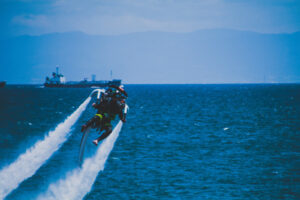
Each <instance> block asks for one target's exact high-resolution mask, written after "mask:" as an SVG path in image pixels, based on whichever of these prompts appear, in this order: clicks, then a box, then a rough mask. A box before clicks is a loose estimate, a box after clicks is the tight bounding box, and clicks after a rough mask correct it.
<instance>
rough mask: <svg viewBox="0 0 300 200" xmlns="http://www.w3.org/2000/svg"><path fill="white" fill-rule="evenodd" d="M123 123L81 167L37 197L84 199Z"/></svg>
mask: <svg viewBox="0 0 300 200" xmlns="http://www.w3.org/2000/svg"><path fill="white" fill-rule="evenodd" d="M122 124H123V123H122V122H121V121H120V122H119V123H118V124H117V126H116V127H115V128H114V130H113V132H112V133H111V134H110V136H108V137H107V138H106V139H105V140H104V141H103V142H102V143H101V145H100V147H99V148H98V149H97V151H96V153H95V155H93V156H92V157H91V158H87V159H85V160H84V163H83V165H82V167H81V168H80V167H78V168H76V169H74V170H72V171H71V172H69V173H67V175H66V177H65V178H63V179H60V180H59V181H57V182H55V183H53V184H51V185H50V186H49V188H48V190H47V191H46V193H45V194H42V195H40V196H39V197H38V198H37V199H39V200H44V199H47V200H52V199H55V200H56V199H68V200H77V199H82V198H83V197H84V196H85V195H86V194H87V193H88V192H89V191H90V190H91V189H92V186H93V184H94V182H95V180H96V177H97V175H98V173H99V172H100V171H102V170H104V165H105V162H106V160H107V158H108V156H109V154H110V152H111V150H112V149H113V147H114V144H115V141H116V140H117V138H118V136H119V132H120V131H121V128H122Z"/></svg>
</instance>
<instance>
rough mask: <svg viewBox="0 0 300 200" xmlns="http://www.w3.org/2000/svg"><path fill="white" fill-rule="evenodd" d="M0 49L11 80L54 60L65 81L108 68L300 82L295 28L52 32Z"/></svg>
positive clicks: (183, 79)
mask: <svg viewBox="0 0 300 200" xmlns="http://www.w3.org/2000/svg"><path fill="white" fill-rule="evenodd" d="M0 53H1V59H0V69H1V71H0V80H6V81H8V83H43V82H44V78H45V76H47V75H50V74H51V72H52V71H54V70H55V66H56V65H60V69H61V72H62V73H63V74H65V76H66V78H67V80H81V79H83V78H84V77H90V76H91V74H96V75H97V79H109V78H110V75H109V72H110V70H113V76H114V77H115V78H121V79H123V80H124V81H125V82H126V83H224V82H225V83H232V82H240V83H245V82H250V83H251V82H264V81H266V82H300V59H299V58H300V32H297V33H293V34H260V33H254V32H246V31H234V30H222V29H217V30H202V31H197V32H192V33H167V32H143V33H132V34H126V35H118V36H100V35H99V36H93V35H87V34H84V33H80V32H68V33H53V34H47V35H41V36H19V37H15V38H10V39H7V40H2V41H0Z"/></svg>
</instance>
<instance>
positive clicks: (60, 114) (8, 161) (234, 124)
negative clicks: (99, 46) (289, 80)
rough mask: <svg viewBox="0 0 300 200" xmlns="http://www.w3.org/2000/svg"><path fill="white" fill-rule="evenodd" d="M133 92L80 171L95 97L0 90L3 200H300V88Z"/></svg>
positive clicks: (150, 88)
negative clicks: (82, 143)
mask: <svg viewBox="0 0 300 200" xmlns="http://www.w3.org/2000/svg"><path fill="white" fill-rule="evenodd" d="M125 89H126V90H127V92H128V94H129V98H128V100H127V103H128V105H129V107H130V109H129V111H128V117H127V122H126V123H124V124H122V123H121V122H120V123H118V120H116V121H115V122H114V125H116V126H117V128H116V129H115V131H114V132H113V133H112V134H111V135H110V137H109V138H107V139H106V140H105V141H104V142H103V144H101V145H98V147H96V146H94V145H93V144H92V142H91V141H92V140H93V139H94V138H96V137H97V136H98V133H97V132H96V131H95V130H93V131H92V132H91V133H90V135H89V136H88V141H87V143H86V151H85V154H84V160H83V163H82V166H81V167H80V166H79V164H78V156H79V146H80V140H81V136H82V133H81V132H80V128H81V125H82V124H83V123H85V122H86V121H87V120H89V118H91V117H92V116H93V115H94V114H95V110H94V109H93V108H92V106H91V103H92V102H93V101H94V100H93V99H91V100H90V99H88V96H89V94H90V92H91V91H92V90H93V89H83V88H82V89H75V88H69V89H63V88H40V87H38V86H7V87H6V88H0V199H6V200H18V199H26V200H30V199H67V200H71V199H85V200H96V199H97V200H101V199H204V200H205V199H251V200H252V199H263V200H268V199H270V200H271V199H272V200H274V199H300V84H236V85H230V84H228V85H126V86H125Z"/></svg>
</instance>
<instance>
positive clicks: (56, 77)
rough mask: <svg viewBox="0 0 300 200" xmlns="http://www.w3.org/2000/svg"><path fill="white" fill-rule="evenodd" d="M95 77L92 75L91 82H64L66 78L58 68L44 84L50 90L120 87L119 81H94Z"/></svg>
mask: <svg viewBox="0 0 300 200" xmlns="http://www.w3.org/2000/svg"><path fill="white" fill-rule="evenodd" d="M95 79H96V75H92V80H91V81H88V80H87V79H84V80H83V81H68V82H67V81H66V78H65V76H64V75H63V74H60V73H59V68H58V67H56V72H53V73H52V78H49V77H46V82H45V83H44V86H45V87H52V88H90V87H100V88H103V87H108V86H110V85H115V86H120V85H121V80H120V79H112V80H110V81H109V80H101V81H96V80H95Z"/></svg>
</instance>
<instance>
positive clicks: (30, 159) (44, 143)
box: [0, 97, 91, 199]
mask: <svg viewBox="0 0 300 200" xmlns="http://www.w3.org/2000/svg"><path fill="white" fill-rule="evenodd" d="M90 100H91V97H88V98H87V99H86V100H85V101H84V102H83V103H82V104H81V105H80V106H79V107H78V108H77V110H76V111H75V112H73V113H72V114H71V115H70V116H69V117H68V118H67V119H66V120H65V121H64V122H63V123H60V124H59V125H58V126H57V127H56V128H55V130H54V131H50V132H49V133H48V134H47V135H46V136H45V137H44V139H43V140H39V141H37V142H36V143H35V144H34V145H33V146H32V147H31V148H29V149H27V150H26V152H25V153H23V154H21V155H20V156H19V157H18V158H17V160H16V161H15V162H13V163H11V164H10V165H8V166H6V167H5V168H3V169H2V170H1V171H0V199H4V197H6V196H7V195H8V194H9V193H10V192H11V191H12V190H14V189H16V188H17V187H18V186H19V184H20V183H21V182H23V181H24V180H25V179H27V178H29V177H31V176H32V175H34V174H35V172H36V171H37V170H38V169H39V168H40V167H41V166H42V165H43V164H44V163H45V162H46V161H47V160H48V159H49V158H50V157H51V155H52V154H53V153H54V152H55V151H56V150H58V149H59V148H60V146H61V145H62V144H63V143H64V142H65V141H66V140H67V138H68V136H69V134H68V133H69V132H70V131H71V127H72V126H73V125H74V124H75V123H76V121H77V120H78V118H79V117H80V115H81V114H82V112H83V111H84V110H85V109H86V107H87V105H88V103H89V102H90Z"/></svg>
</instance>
